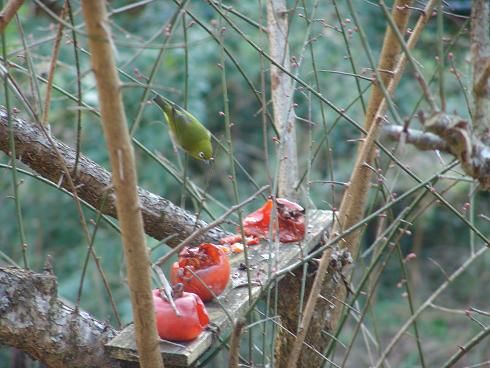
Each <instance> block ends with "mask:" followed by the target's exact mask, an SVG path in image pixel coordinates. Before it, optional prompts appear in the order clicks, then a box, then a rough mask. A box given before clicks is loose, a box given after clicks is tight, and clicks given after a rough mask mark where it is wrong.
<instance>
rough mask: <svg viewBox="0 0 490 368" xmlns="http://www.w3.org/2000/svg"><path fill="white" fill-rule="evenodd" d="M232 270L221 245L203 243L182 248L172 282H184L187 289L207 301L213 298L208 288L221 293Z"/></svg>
mask: <svg viewBox="0 0 490 368" xmlns="http://www.w3.org/2000/svg"><path fill="white" fill-rule="evenodd" d="M230 272H231V269H230V261H229V260H228V256H227V255H226V254H225V252H223V250H222V249H221V247H220V246H218V245H215V244H211V243H203V244H201V245H200V246H199V247H197V248H184V249H183V250H182V252H181V253H180V254H179V260H178V262H175V263H174V264H173V265H172V270H171V271H170V282H171V283H172V284H176V283H182V284H183V285H184V290H185V291H187V292H191V293H195V294H197V295H199V296H200V297H201V299H202V300H203V301H204V302H207V301H210V300H212V299H213V294H212V293H211V292H210V291H209V290H208V288H209V289H211V290H212V291H213V293H214V294H215V295H220V294H221V293H222V292H223V290H225V288H226V285H227V284H228V280H229V279H230ZM195 275H196V276H197V277H196V276H195ZM201 281H202V282H201ZM203 283H204V284H206V286H207V288H206V286H204V285H203Z"/></svg>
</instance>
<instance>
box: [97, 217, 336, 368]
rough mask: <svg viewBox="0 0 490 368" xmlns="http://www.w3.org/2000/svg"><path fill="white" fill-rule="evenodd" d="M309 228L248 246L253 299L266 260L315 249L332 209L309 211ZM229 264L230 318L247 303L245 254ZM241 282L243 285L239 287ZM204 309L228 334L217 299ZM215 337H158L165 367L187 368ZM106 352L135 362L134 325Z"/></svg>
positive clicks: (284, 261)
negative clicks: (293, 237) (287, 238)
mask: <svg viewBox="0 0 490 368" xmlns="http://www.w3.org/2000/svg"><path fill="white" fill-rule="evenodd" d="M308 216H309V218H308V219H307V222H308V224H309V225H308V230H307V236H306V239H305V240H304V241H303V242H301V243H290V244H277V243H276V244H274V243H272V244H271V245H269V244H268V243H267V242H263V243H261V244H260V245H257V246H250V247H249V248H248V256H249V266H250V275H251V280H252V282H253V287H252V302H253V301H255V300H256V299H257V298H258V297H259V296H260V294H261V288H262V286H261V285H264V284H266V283H267V281H268V277H267V276H268V269H269V259H272V263H271V264H272V266H273V267H274V269H275V270H281V269H282V268H284V267H286V266H288V265H290V264H291V263H293V262H294V261H297V260H298V259H300V258H301V254H307V253H308V252H309V251H310V250H311V249H312V248H314V247H315V246H316V245H317V244H318V242H319V240H320V238H321V237H322V235H323V234H324V232H325V231H326V230H328V229H329V228H330V225H331V223H332V212H330V211H317V210H312V211H310V212H309V214H308ZM230 261H231V266H232V271H231V272H232V278H231V279H232V282H230V284H229V285H228V288H227V289H226V290H225V291H224V293H223V294H222V295H221V296H220V297H219V302H220V304H221V305H222V306H223V307H224V308H226V311H227V312H228V314H229V315H231V317H232V318H233V319H235V318H237V317H239V316H243V315H244V314H245V313H246V311H247V310H248V307H249V305H250V300H249V293H248V287H247V286H246V285H247V273H246V271H245V270H243V269H242V268H243V267H240V264H244V253H240V254H234V255H232V256H231V257H230ZM240 285H242V286H240ZM206 309H207V311H208V313H209V317H210V319H211V321H212V323H213V324H214V325H215V326H217V327H218V330H219V331H220V333H221V334H223V335H225V336H226V335H227V334H228V332H229V331H230V329H231V321H230V320H229V318H228V317H227V316H226V314H225V312H224V311H223V309H222V307H221V306H220V305H219V304H218V303H217V302H216V301H213V302H210V303H206ZM216 341H217V339H216V338H215V337H213V333H211V332H209V331H205V332H203V333H202V334H201V335H200V336H199V337H198V338H197V339H196V340H194V341H192V342H189V343H178V344H176V343H171V342H166V341H163V340H161V341H160V351H161V352H162V355H163V359H164V363H165V365H166V366H175V367H188V366H190V365H191V364H192V363H193V362H195V361H196V360H197V359H198V358H199V357H200V356H201V355H202V354H203V353H204V352H205V351H206V350H207V349H208V348H210V347H211V346H212V345H213V343H216ZM106 349H107V351H108V352H109V355H110V356H111V357H113V358H115V359H119V360H124V361H137V360H138V356H137V353H136V342H135V339H134V325H133V324H131V325H129V326H127V327H126V328H124V329H123V330H122V331H121V332H120V333H119V334H118V335H117V336H116V337H115V338H114V339H113V340H112V341H110V342H109V343H108V344H107V345H106Z"/></svg>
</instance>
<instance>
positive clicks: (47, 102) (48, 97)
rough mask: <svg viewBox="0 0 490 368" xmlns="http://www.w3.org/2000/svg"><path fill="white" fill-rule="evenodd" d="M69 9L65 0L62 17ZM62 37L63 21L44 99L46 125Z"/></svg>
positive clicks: (42, 122) (57, 33)
mask: <svg viewBox="0 0 490 368" xmlns="http://www.w3.org/2000/svg"><path fill="white" fill-rule="evenodd" d="M67 11H68V0H65V4H64V5H63V10H62V11H61V15H60V18H62V19H63V18H65V15H66V13H67ZM62 38H63V23H60V24H58V29H57V31H56V38H55V40H54V46H53V53H52V55H51V62H50V64H49V72H48V83H47V84H46V97H45V99H44V109H43V117H42V119H41V124H43V125H45V126H46V125H47V124H48V116H49V106H50V103H51V92H52V90H53V79H54V71H55V69H56V63H57V62H58V54H59V52H60V44H61V39H62Z"/></svg>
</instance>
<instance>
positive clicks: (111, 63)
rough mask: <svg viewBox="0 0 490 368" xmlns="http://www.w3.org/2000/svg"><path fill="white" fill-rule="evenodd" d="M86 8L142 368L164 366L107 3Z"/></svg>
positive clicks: (92, 1) (89, 2) (87, 0)
mask: <svg viewBox="0 0 490 368" xmlns="http://www.w3.org/2000/svg"><path fill="white" fill-rule="evenodd" d="M82 10H83V18H84V20H85V26H86V28H87V33H88V44H89V48H90V51H91V55H90V61H91V64H92V69H93V73H94V75H95V81H96V85H97V94H98V96H99V103H100V115H101V117H102V126H103V128H104V137H105V139H106V143H107V150H108V151H109V158H110V161H111V166H112V172H113V175H112V182H113V184H114V189H115V194H116V210H117V217H118V219H119V223H120V225H121V238H122V244H123V248H124V259H125V261H126V265H127V276H128V286H129V291H130V296H131V305H132V311H133V319H134V327H135V328H134V330H135V335H136V336H135V337H136V346H137V348H138V355H139V363H140V365H141V367H142V368H163V360H162V356H161V354H160V349H159V344H158V339H159V338H158V333H157V329H156V318H155V309H154V305H153V296H152V292H151V288H152V286H151V268H150V252H149V251H148V248H147V246H146V239H145V233H144V228H143V216H142V212H141V206H140V201H139V195H138V190H137V189H138V188H137V180H138V179H137V172H136V164H135V159H134V151H133V146H132V145H131V136H130V135H129V129H128V124H127V121H126V113H125V111H124V105H123V103H122V88H121V81H120V80H119V73H118V70H117V67H116V61H115V59H114V54H113V49H112V46H113V45H112V38H111V37H112V36H111V34H110V22H109V19H108V16H107V9H106V2H105V1H100V0H83V1H82Z"/></svg>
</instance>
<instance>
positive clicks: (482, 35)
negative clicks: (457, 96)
mask: <svg viewBox="0 0 490 368" xmlns="http://www.w3.org/2000/svg"><path fill="white" fill-rule="evenodd" d="M489 15H490V4H489V2H488V0H474V1H473V6H472V11H471V63H472V64H473V98H474V103H473V116H472V117H473V131H474V133H475V136H476V138H478V139H479V140H480V141H481V142H482V143H483V144H485V145H486V146H490V89H489V87H488V84H489V83H488V77H489V74H490V71H489V68H490V34H489V29H490V25H489V23H490V22H489V20H488V18H489Z"/></svg>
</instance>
